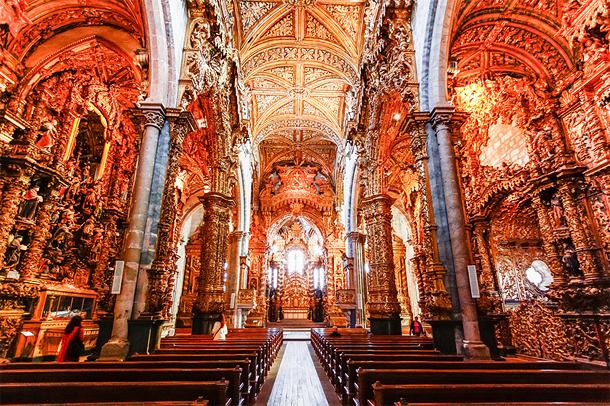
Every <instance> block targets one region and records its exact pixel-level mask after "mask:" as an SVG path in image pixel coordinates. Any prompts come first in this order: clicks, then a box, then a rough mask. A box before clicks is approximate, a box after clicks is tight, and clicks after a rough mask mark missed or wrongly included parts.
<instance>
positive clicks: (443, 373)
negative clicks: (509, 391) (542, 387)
mask: <svg viewBox="0 0 610 406" xmlns="http://www.w3.org/2000/svg"><path fill="white" fill-rule="evenodd" d="M376 382H382V383H383V384H384V385H401V384H402V385H463V384H472V385H476V384H566V385H575V386H577V385H583V384H585V385H586V384H590V385H599V386H604V385H605V386H606V387H607V388H608V389H609V390H610V373H609V372H608V371H601V370H600V371H570V370H555V371H553V370H531V369H530V370H524V369H512V370H506V369H500V370H493V369H454V370H451V369H359V370H358V383H357V384H356V385H355V389H356V393H357V396H356V397H355V398H354V403H355V405H356V406H367V404H368V401H369V400H372V399H373V398H374V393H373V384H375V383H376ZM609 394H610V392H609ZM609 399H610V398H609ZM497 400H500V399H497ZM524 400H527V399H524Z"/></svg>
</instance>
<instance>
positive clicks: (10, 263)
mask: <svg viewBox="0 0 610 406" xmlns="http://www.w3.org/2000/svg"><path fill="white" fill-rule="evenodd" d="M22 242H23V236H21V235H17V236H15V238H13V240H12V241H11V242H10V243H9V245H8V248H7V249H6V261H5V264H4V266H5V268H9V269H10V268H15V267H16V266H17V265H19V262H20V261H21V253H22V252H23V251H25V250H27V249H28V247H27V246H26V245H23V244H22Z"/></svg>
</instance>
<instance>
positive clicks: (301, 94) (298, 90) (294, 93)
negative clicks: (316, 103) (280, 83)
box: [288, 86, 309, 100]
mask: <svg viewBox="0 0 610 406" xmlns="http://www.w3.org/2000/svg"><path fill="white" fill-rule="evenodd" d="M288 96H290V97H294V98H295V99H296V100H303V99H306V98H308V97H309V89H307V88H304V87H301V86H295V87H293V88H290V89H288Z"/></svg>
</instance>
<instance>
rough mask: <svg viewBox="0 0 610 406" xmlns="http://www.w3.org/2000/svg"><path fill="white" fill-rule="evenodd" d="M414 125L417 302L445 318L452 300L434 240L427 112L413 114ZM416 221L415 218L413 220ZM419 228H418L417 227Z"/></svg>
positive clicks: (436, 243)
mask: <svg viewBox="0 0 610 406" xmlns="http://www.w3.org/2000/svg"><path fill="white" fill-rule="evenodd" d="M414 116H415V127H414V128H413V131H412V132H411V151H412V153H413V157H414V158H415V165H414V168H415V170H416V171H417V184H418V185H417V186H418V189H419V197H420V212H421V220H422V226H423V230H422V231H423V233H422V234H421V235H417V244H416V245H415V246H414V247H413V248H414V258H413V264H414V266H415V268H416V269H417V272H418V274H419V278H418V280H419V286H418V288H419V292H420V303H421V304H422V305H423V310H424V312H425V313H427V314H426V316H428V317H433V318H435V319H443V318H448V317H449V315H450V314H451V301H450V299H449V293H447V290H446V288H445V274H446V270H445V267H444V266H443V264H442V262H441V260H440V255H439V250H438V241H437V229H438V226H437V225H436V220H435V218H434V207H433V204H434V203H433V200H432V191H431V190H430V172H429V168H428V160H429V156H428V147H427V145H428V141H427V138H428V134H427V133H426V129H425V126H426V123H427V121H428V119H429V115H428V113H414ZM415 220H416V221H417V219H415ZM418 231H419V230H418Z"/></svg>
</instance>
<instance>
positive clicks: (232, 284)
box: [225, 231, 245, 328]
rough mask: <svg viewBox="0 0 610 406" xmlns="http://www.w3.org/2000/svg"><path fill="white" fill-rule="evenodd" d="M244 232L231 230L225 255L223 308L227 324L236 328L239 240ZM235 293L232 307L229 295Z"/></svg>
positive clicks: (237, 315)
mask: <svg viewBox="0 0 610 406" xmlns="http://www.w3.org/2000/svg"><path fill="white" fill-rule="evenodd" d="M244 235H245V233H244V232H243V231H233V232H232V233H230V234H229V253H228V255H227V264H228V265H227V271H226V272H227V283H226V287H227V290H226V292H225V303H227V304H228V306H227V309H226V310H225V315H227V324H228V325H229V327H230V328H238V327H239V326H240V325H241V310H240V309H238V308H237V298H238V296H239V289H240V286H239V282H240V280H241V269H240V261H239V254H240V248H241V241H242V238H243V237H244ZM233 294H235V299H234V301H233V307H231V296H232V295H233Z"/></svg>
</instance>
